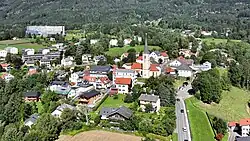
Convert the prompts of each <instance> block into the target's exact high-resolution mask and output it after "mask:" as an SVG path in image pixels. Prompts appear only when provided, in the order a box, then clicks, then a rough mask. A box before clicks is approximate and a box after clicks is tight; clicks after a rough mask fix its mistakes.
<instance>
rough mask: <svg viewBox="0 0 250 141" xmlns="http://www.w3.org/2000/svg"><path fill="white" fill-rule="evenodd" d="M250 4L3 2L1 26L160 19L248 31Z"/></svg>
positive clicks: (167, 23) (244, 0) (226, 0)
mask: <svg viewBox="0 0 250 141" xmlns="http://www.w3.org/2000/svg"><path fill="white" fill-rule="evenodd" d="M249 4H250V1H249V0H70V1H68V0H1V1H0V24H3V25H5V26H7V25H10V26H15V27H18V26H25V25H66V26H67V28H68V29H72V28H77V27H79V26H82V25H84V24H89V23H119V24H122V23H126V24H128V23H129V24H138V23H144V22H145V21H154V20H155V21H157V20H159V19H161V20H159V21H160V22H157V23H159V25H160V26H162V27H166V28H180V29H193V28H200V27H202V28H203V29H206V30H216V31H217V32H223V31H225V30H226V29H227V28H229V29H231V30H232V31H237V32H238V31H239V30H241V29H249V26H250V21H249V20H248V19H249V17H250V14H249V11H250V10H249V6H250V5H249ZM2 29H3V28H2ZM5 29H6V28H5ZM0 31H1V28H0Z"/></svg>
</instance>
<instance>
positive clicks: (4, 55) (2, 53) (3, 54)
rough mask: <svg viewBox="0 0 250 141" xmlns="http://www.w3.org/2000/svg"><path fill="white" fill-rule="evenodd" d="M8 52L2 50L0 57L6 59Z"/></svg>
mask: <svg viewBox="0 0 250 141" xmlns="http://www.w3.org/2000/svg"><path fill="white" fill-rule="evenodd" d="M7 53H8V52H7V51H6V50H0V57H2V58H5V57H6V56H7Z"/></svg>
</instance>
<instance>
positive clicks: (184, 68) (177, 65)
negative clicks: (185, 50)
mask: <svg viewBox="0 0 250 141" xmlns="http://www.w3.org/2000/svg"><path fill="white" fill-rule="evenodd" d="M192 66H193V60H191V59H185V58H183V57H179V58H178V59H175V60H173V61H170V62H169V67H171V69H173V70H175V71H174V72H175V73H174V74H175V75H177V76H180V77H185V78H190V77H192V76H193V70H192V69H191V67H192ZM169 70H170V69H169ZM171 73H172V74H173V71H172V72H171Z"/></svg>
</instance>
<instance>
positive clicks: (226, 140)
mask: <svg viewBox="0 0 250 141" xmlns="http://www.w3.org/2000/svg"><path fill="white" fill-rule="evenodd" d="M222 141H228V133H226V135H225V136H224V137H223V138H222Z"/></svg>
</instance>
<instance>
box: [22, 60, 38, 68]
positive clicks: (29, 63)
mask: <svg viewBox="0 0 250 141" xmlns="http://www.w3.org/2000/svg"><path fill="white" fill-rule="evenodd" d="M24 65H25V66H27V67H33V66H35V61H33V60H28V61H25V63H24Z"/></svg>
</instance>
